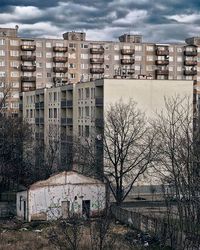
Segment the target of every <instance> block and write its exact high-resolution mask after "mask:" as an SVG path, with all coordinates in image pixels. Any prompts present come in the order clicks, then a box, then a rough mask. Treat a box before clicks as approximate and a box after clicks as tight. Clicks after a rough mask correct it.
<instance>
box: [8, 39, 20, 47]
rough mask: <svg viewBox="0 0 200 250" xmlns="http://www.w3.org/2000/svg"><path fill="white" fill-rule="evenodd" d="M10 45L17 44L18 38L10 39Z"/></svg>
mask: <svg viewBox="0 0 200 250" xmlns="http://www.w3.org/2000/svg"><path fill="white" fill-rule="evenodd" d="M10 45H11V46H19V41H18V40H10Z"/></svg>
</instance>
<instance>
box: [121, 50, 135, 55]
mask: <svg viewBox="0 0 200 250" xmlns="http://www.w3.org/2000/svg"><path fill="white" fill-rule="evenodd" d="M134 52H135V50H134V49H122V50H121V53H122V55H133V54H134Z"/></svg>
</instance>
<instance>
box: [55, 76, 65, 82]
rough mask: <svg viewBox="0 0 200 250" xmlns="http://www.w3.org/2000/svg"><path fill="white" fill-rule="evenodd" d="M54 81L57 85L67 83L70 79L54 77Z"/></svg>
mask: <svg viewBox="0 0 200 250" xmlns="http://www.w3.org/2000/svg"><path fill="white" fill-rule="evenodd" d="M53 81H54V82H55V83H65V82H68V78H67V77H53Z"/></svg>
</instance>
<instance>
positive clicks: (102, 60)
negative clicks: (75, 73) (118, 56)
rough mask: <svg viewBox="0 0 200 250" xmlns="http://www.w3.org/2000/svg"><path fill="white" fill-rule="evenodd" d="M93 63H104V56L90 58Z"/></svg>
mask: <svg viewBox="0 0 200 250" xmlns="http://www.w3.org/2000/svg"><path fill="white" fill-rule="evenodd" d="M90 63H91V64H103V63H104V58H90Z"/></svg>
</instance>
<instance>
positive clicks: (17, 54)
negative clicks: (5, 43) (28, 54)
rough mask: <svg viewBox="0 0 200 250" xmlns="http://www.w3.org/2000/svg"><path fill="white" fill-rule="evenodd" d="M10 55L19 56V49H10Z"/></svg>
mask: <svg viewBox="0 0 200 250" xmlns="http://www.w3.org/2000/svg"><path fill="white" fill-rule="evenodd" d="M10 56H19V51H17V50H11V51H10Z"/></svg>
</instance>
